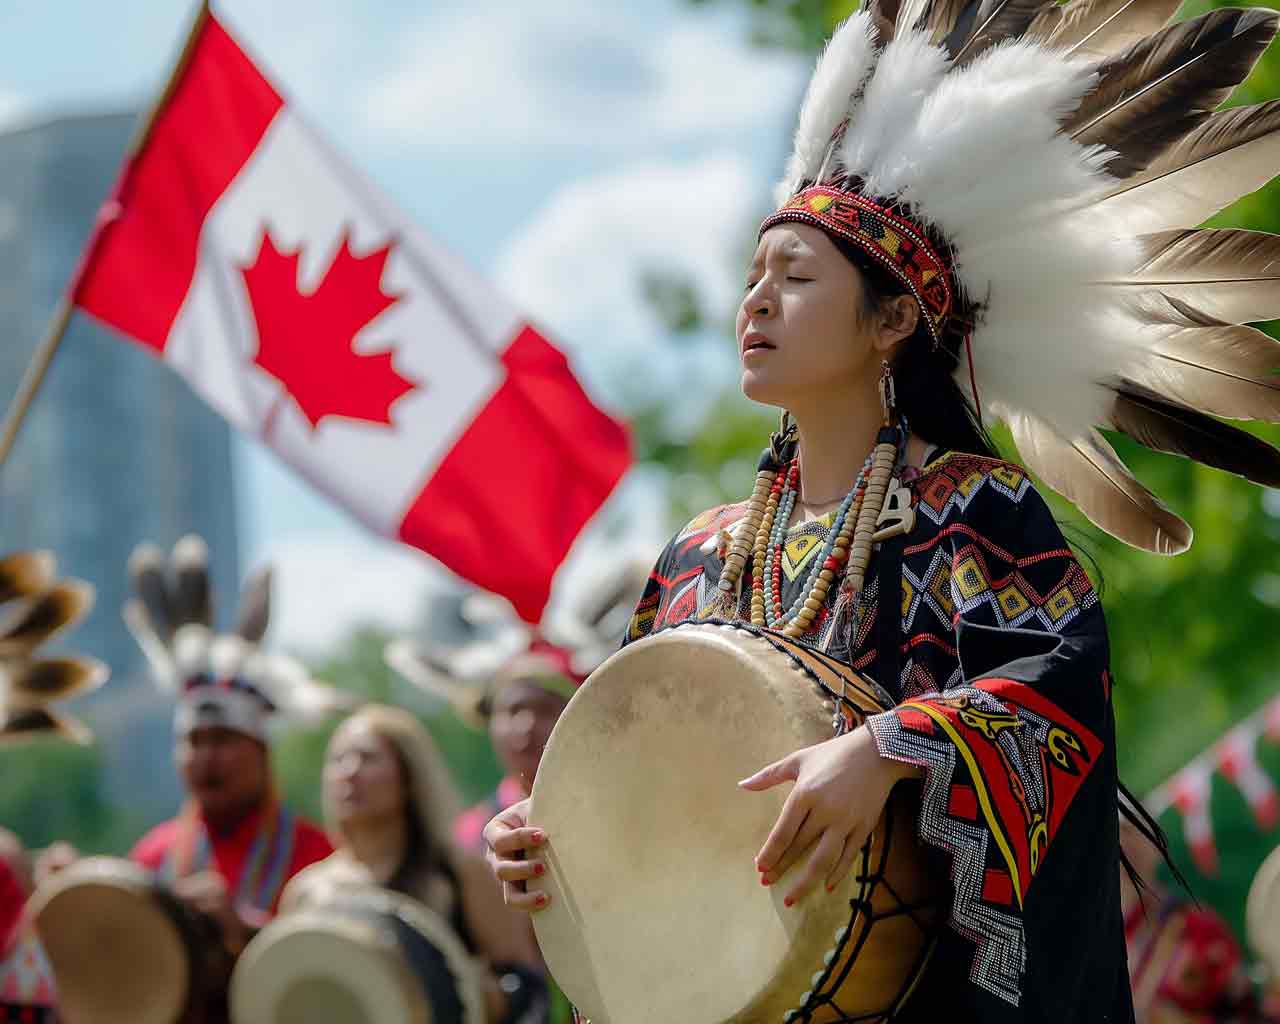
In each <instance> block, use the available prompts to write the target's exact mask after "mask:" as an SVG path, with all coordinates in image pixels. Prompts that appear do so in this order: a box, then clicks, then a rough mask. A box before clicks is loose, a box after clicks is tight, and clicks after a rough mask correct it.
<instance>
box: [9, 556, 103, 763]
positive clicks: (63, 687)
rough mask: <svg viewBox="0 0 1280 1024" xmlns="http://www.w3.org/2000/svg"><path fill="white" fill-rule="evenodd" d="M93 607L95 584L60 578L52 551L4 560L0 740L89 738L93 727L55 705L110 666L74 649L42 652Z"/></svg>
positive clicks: (95, 681)
mask: <svg viewBox="0 0 1280 1024" xmlns="http://www.w3.org/2000/svg"><path fill="white" fill-rule="evenodd" d="M92 607H93V587H92V586H91V585H90V584H88V583H85V582H84V581H83V580H76V579H57V577H56V572H55V562H54V557H53V555H52V553H50V552H48V551H19V552H17V553H15V554H12V555H9V556H7V557H5V558H2V559H0V742H10V741H15V740H23V739H28V738H31V737H35V736H42V735H51V736H57V737H60V738H62V739H66V740H71V741H72V742H73V743H88V742H89V741H90V740H91V739H92V735H91V734H90V732H89V730H88V728H87V727H86V726H85V725H83V724H82V723H81V722H78V721H77V720H76V719H74V718H72V717H71V716H70V715H68V714H65V713H63V712H58V711H55V710H54V709H53V708H52V706H51V705H52V704H53V703H54V702H56V701H60V700H64V699H66V698H68V697H73V696H76V695H78V694H82V693H88V692H89V691H90V690H94V689H97V688H98V687H99V686H101V685H102V684H103V683H104V682H105V681H106V679H107V675H108V672H107V667H106V666H105V665H104V664H102V662H100V661H97V660H96V659H94V658H87V657H84V656H83V655H77V654H70V655H63V656H61V657H41V656H40V655H39V653H38V651H39V648H40V647H41V646H42V645H43V644H44V643H45V642H47V641H48V640H50V639H51V638H53V637H54V636H56V635H57V634H59V633H61V632H62V631H63V630H65V629H67V628H68V627H69V626H73V625H75V623H77V622H79V621H80V620H81V619H82V618H84V616H85V615H87V614H88V613H89V609H90V608H92Z"/></svg>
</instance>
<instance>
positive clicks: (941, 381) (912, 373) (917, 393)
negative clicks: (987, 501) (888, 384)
mask: <svg viewBox="0 0 1280 1024" xmlns="http://www.w3.org/2000/svg"><path fill="white" fill-rule="evenodd" d="M827 237H829V238H830V239H831V241H832V242H833V243H834V244H835V247H836V248H837V249H839V250H840V252H841V253H842V254H843V255H844V257H845V259H847V260H848V261H849V262H850V263H852V264H853V265H854V266H855V267H857V268H858V269H859V270H860V271H861V272H862V280H863V283H864V287H865V295H864V297H865V299H866V312H868V313H872V312H875V311H876V310H877V309H878V308H879V307H880V305H881V304H882V303H883V302H884V301H885V300H886V299H892V298H896V297H897V296H899V295H908V294H910V293H909V292H908V290H907V288H906V286H905V285H903V284H902V282H901V281H899V280H898V279H897V278H896V277H894V276H893V275H892V274H891V273H890V272H889V271H887V270H885V269H884V268H883V267H882V266H880V265H879V264H878V263H876V262H875V261H874V260H873V259H871V257H870V256H868V255H867V254H866V253H865V252H864V251H863V250H862V249H860V248H859V247H858V246H856V245H854V244H853V243H852V242H850V241H848V240H846V239H844V238H841V237H839V236H838V235H828V236H827ZM953 333H954V332H953ZM960 344H961V338H960V336H959V335H958V334H955V335H954V336H950V337H947V338H945V339H944V341H943V343H942V344H937V345H935V344H934V341H933V337H932V336H931V335H930V334H929V330H928V328H927V327H926V326H925V323H924V318H923V316H921V318H920V321H919V322H918V323H917V324H916V329H915V332H914V333H913V334H912V335H911V336H910V337H909V338H907V339H906V340H904V341H903V342H902V344H901V345H900V346H899V347H898V351H897V354H896V355H894V357H893V359H892V360H891V362H890V365H891V366H892V367H893V380H894V390H895V391H896V392H897V396H898V409H899V410H900V411H901V412H902V414H903V415H904V416H905V417H906V418H907V422H908V423H909V424H910V426H911V431H912V433H914V434H917V435H918V436H920V437H922V438H924V440H926V441H928V442H929V443H930V444H934V445H937V446H938V447H940V448H946V449H949V450H951V451H957V452H968V453H969V454H971V455H986V456H989V457H991V458H998V457H999V456H998V454H997V452H996V446H995V443H994V442H993V441H992V440H991V438H990V436H989V435H988V434H987V432H986V430H985V429H984V428H983V427H982V426H981V425H979V423H978V417H977V414H976V413H975V412H974V410H973V407H972V406H971V405H970V404H969V400H968V399H967V398H966V397H965V396H964V392H962V391H961V390H960V386H959V385H958V384H957V383H956V380H955V377H954V376H953V374H954V373H955V368H956V366H957V365H958V363H959V346H960Z"/></svg>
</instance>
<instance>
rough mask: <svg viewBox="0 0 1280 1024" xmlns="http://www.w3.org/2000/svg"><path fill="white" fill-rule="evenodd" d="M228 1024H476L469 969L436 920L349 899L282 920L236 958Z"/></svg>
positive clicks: (403, 900)
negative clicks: (322, 1022) (318, 1022)
mask: <svg viewBox="0 0 1280 1024" xmlns="http://www.w3.org/2000/svg"><path fill="white" fill-rule="evenodd" d="M231 1019H232V1021H234V1022H235V1024H313V1022H317V1021H324V1022H325V1024H374V1022H376V1024H482V1022H483V1021H484V999H483V994H482V992H481V989H480V979H479V974H478V972H477V970H476V968H475V967H474V966H473V964H472V962H471V958H470V957H469V956H468V955H467V951H466V950H465V949H464V948H463V946H462V943H461V942H460V941H459V940H458V939H457V937H456V936H455V935H454V933H453V930H452V929H451V928H450V927H449V925H448V923H447V922H445V921H444V920H443V919H442V918H441V917H439V916H438V915H437V914H435V913H433V912H432V911H431V910H428V909H427V908H426V907H424V906H423V905H422V904H421V903H418V902H417V901H416V900H412V899H410V898H409V897H407V896H401V895H399V894H398V893H393V892H389V891H387V890H384V889H376V888H368V889H355V890H351V891H348V892H345V893H343V894H342V895H340V896H335V897H333V898H332V899H331V900H328V901H326V902H323V903H319V904H315V905H312V906H309V907H307V908H306V909H305V910H300V911H297V912H296V913H292V914H286V915H284V916H283V917H279V918H277V919H276V920H275V921H273V922H271V924H269V925H267V927H266V928H264V929H263V930H262V931H261V932H259V933H258V935H257V936H255V937H254V939H253V941H252V942H250V943H249V945H248V946H246V947H245V950H244V952H243V953H241V954H240V960H239V962H238V963H237V964H236V969H235V972H234V974H233V975H232V979H231Z"/></svg>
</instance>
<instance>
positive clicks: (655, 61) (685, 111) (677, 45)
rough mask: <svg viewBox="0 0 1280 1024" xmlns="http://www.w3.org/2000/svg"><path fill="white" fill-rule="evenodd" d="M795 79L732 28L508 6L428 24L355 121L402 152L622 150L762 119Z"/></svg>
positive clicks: (791, 61) (698, 138)
mask: <svg viewBox="0 0 1280 1024" xmlns="http://www.w3.org/2000/svg"><path fill="white" fill-rule="evenodd" d="M803 75H804V69H803V67H802V62H801V61H799V60H798V59H796V58H794V57H791V56H788V55H785V54H782V53H777V52H772V51H763V50H756V49H753V48H751V47H750V46H749V44H748V43H747V42H746V40H745V38H744V35H743V33H742V31H741V27H740V26H739V25H738V24H737V23H736V22H733V21H729V20H725V19H713V18H709V17H697V16H693V15H690V14H688V13H687V12H681V13H680V14H679V16H676V17H669V16H664V12H661V11H660V10H653V11H645V12H642V13H641V14H640V16H639V17H637V16H636V13H635V12H634V11H633V12H628V11H625V10H618V9H616V8H614V7H611V6H609V5H600V4H593V3H589V2H587V0H575V2H572V3H570V2H564V3H558V4H553V5H543V4H527V3H523V2H515V0H507V2H501V3H498V4H497V5H496V6H495V5H493V4H490V5H486V6H485V7H484V8H483V9H475V10H471V11H467V12H466V13H464V14H460V15H458V16H455V17H453V18H450V19H448V20H444V19H440V18H438V17H433V19H432V21H431V22H430V23H429V24H428V25H426V26H424V28H423V30H422V31H421V32H420V33H419V34H417V35H416V37H413V38H411V39H410V40H409V41H408V44H407V45H406V46H405V47H404V49H403V55H402V57H401V60H400V64H399V66H398V67H396V68H394V69H393V70H391V71H389V72H388V73H387V74H386V75H384V76H382V77H380V78H379V79H378V80H377V81H375V82H374V83H373V85H372V87H371V88H370V90H369V92H368V93H367V95H366V98H365V110H364V111H363V112H362V113H363V115H364V116H366V117H367V118H368V119H369V121H370V123H371V125H372V126H373V127H374V128H375V129H377V130H380V131H381V132H382V133H384V134H386V135H389V136H391V137H393V138H395V139H396V140H397V141H398V142H400V143H401V144H404V143H413V142H418V143H423V142H426V143H431V144H436V145H448V146H451V147H452V146H459V145H465V146H474V147H482V148H483V147H492V148H497V147H502V148H506V149H512V148H516V147H520V146H537V145H549V146H573V147H575V148H580V149H583V150H586V149H589V148H599V149H606V150H631V149H635V148H637V147H641V146H644V145H649V144H652V143H655V142H664V141H665V142H671V141H682V140H683V141H694V142H698V143H705V142H706V140H707V139H708V138H709V137H714V138H718V139H725V138H729V137H732V136H734V135H735V133H737V132H740V131H741V130H743V129H744V128H747V127H749V126H752V125H757V124H760V123H766V124H769V123H772V122H774V121H776V119H777V116H778V115H780V114H784V113H786V112H787V110H788V108H789V107H790V105H792V104H794V103H795V101H796V98H797V90H798V89H799V87H800V83H801V81H802V79H803Z"/></svg>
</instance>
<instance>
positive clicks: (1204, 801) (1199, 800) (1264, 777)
mask: <svg viewBox="0 0 1280 1024" xmlns="http://www.w3.org/2000/svg"><path fill="white" fill-rule="evenodd" d="M1259 743H1267V744H1270V745H1273V746H1280V696H1278V697H1275V698H1273V699H1272V700H1270V701H1269V702H1268V703H1266V704H1265V705H1263V706H1262V707H1261V708H1259V709H1258V710H1257V711H1255V712H1254V713H1253V714H1252V715H1250V716H1249V717H1248V718H1246V719H1245V720H1244V721H1242V722H1240V723H1238V724H1237V725H1235V726H1233V727H1232V728H1231V730H1230V731H1229V732H1227V733H1226V735H1224V736H1223V737H1222V738H1221V739H1219V740H1218V741H1217V742H1215V743H1214V744H1213V745H1212V746H1211V747H1209V749H1208V750H1206V751H1204V752H1203V753H1202V754H1200V755H1199V756H1197V757H1196V758H1194V759H1193V760H1192V761H1191V762H1190V763H1189V764H1187V765H1185V766H1184V767H1183V768H1181V769H1179V771H1178V772H1177V773H1176V774H1175V775H1174V776H1173V777H1172V778H1170V779H1168V780H1167V781H1165V782H1164V783H1162V784H1161V785H1160V786H1158V787H1157V788H1156V789H1155V790H1153V791H1152V792H1151V794H1150V795H1149V796H1148V797H1147V798H1146V800H1145V801H1144V803H1145V804H1146V807H1147V809H1148V810H1149V811H1151V813H1152V814H1154V815H1157V816H1159V815H1161V814H1163V813H1164V812H1165V811H1168V810H1170V809H1173V810H1174V811H1176V812H1177V814H1178V815H1179V817H1180V818H1181V821H1182V833H1183V837H1184V839H1185V840H1186V843H1187V846H1188V848H1189V849H1190V850H1191V855H1192V857H1193V858H1194V860H1195V864H1196V868H1197V869H1198V870H1199V871H1200V873H1201V874H1203V875H1206V876H1208V877H1213V876H1215V875H1216V874H1217V873H1218V862H1219V857H1218V848H1217V842H1216V840H1215V838H1214V829H1213V817H1212V814H1211V811H1212V807H1211V794H1212V792H1213V780H1214V777H1215V776H1219V777H1221V778H1222V779H1224V780H1225V781H1226V782H1227V783H1229V784H1230V785H1232V786H1234V787H1235V788H1236V789H1237V790H1239V792H1240V795H1241V796H1242V797H1243V798H1244V800H1245V803H1246V804H1247V805H1248V807H1249V811H1250V813H1251V815H1252V817H1253V821H1254V824H1255V825H1256V826H1257V828H1258V830H1259V831H1261V832H1270V831H1271V830H1272V829H1274V828H1275V827H1276V826H1277V825H1278V824H1280V787H1277V782H1276V780H1275V779H1274V778H1272V776H1271V775H1270V774H1268V772H1267V771H1265V770H1264V769H1263V767H1262V763H1261V761H1260V760H1259V758H1258V745H1259Z"/></svg>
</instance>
